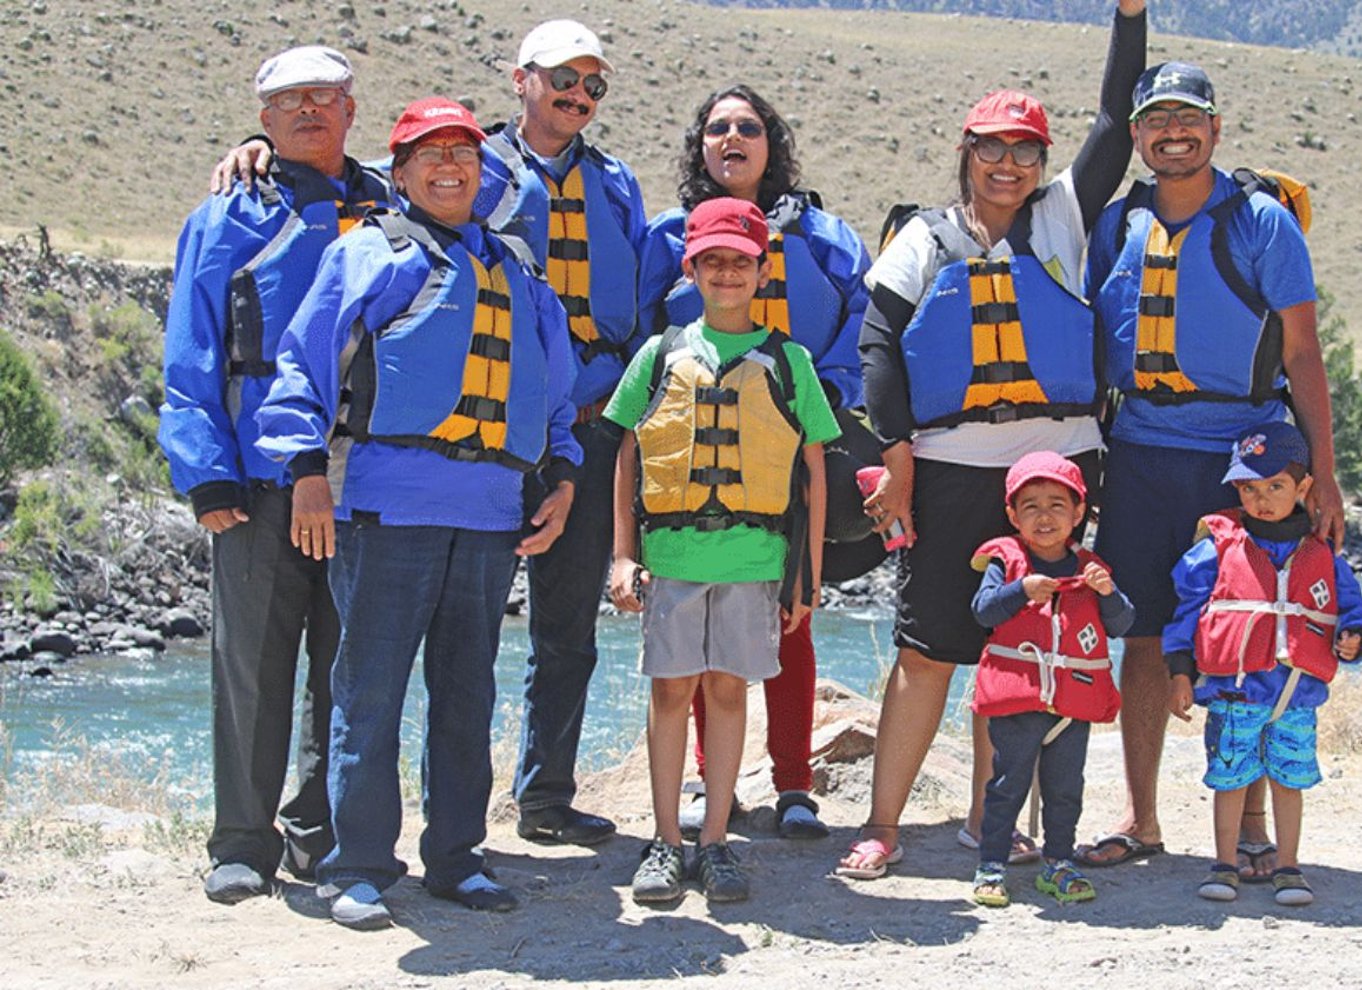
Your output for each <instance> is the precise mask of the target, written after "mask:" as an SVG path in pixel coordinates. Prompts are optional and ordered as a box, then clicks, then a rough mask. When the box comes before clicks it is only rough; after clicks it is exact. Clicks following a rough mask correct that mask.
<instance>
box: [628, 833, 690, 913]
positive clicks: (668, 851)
mask: <svg viewBox="0 0 1362 990" xmlns="http://www.w3.org/2000/svg"><path fill="white" fill-rule="evenodd" d="M685 874H686V857H685V854H684V853H682V851H681V847H680V846H673V845H668V844H667V843H666V842H665V841H663V840H662V839H654V840H653V841H652V842H650V843H648V847H647V848H646V849H644V850H643V862H641V863H639V864H638V869H637V870H635V871H634V886H633V891H634V900H636V901H638V902H639V903H640V904H648V903H655V902H663V901H674V900H676V899H677V898H678V897H680V896H681V880H682V878H683V877H684V876H685Z"/></svg>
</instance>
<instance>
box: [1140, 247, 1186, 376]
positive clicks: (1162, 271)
mask: <svg viewBox="0 0 1362 990" xmlns="http://www.w3.org/2000/svg"><path fill="white" fill-rule="evenodd" d="M1190 229H1191V228H1190V227H1187V228H1184V229H1182V230H1180V231H1178V234H1177V236H1176V237H1174V238H1172V240H1169V238H1168V231H1167V229H1166V228H1165V227H1164V226H1163V224H1161V223H1160V222H1159V221H1158V220H1155V221H1153V223H1152V225H1151V226H1150V228H1149V237H1148V238H1147V239H1146V240H1145V246H1144V258H1145V263H1144V278H1143V281H1142V282H1141V285H1140V303H1141V307H1140V319H1139V324H1138V326H1137V328H1136V331H1135V362H1136V364H1135V387H1136V388H1137V389H1139V390H1140V391H1155V390H1168V391H1172V392H1195V391H1196V390H1197V387H1196V383H1195V382H1193V381H1192V380H1191V379H1190V378H1188V377H1187V376H1186V375H1184V374H1183V373H1182V371H1181V369H1180V368H1179V367H1178V359H1177V314H1176V313H1175V312H1174V311H1173V306H1174V301H1175V300H1176V299H1177V294H1178V269H1177V258H1178V252H1179V251H1180V250H1181V249H1182V244H1183V241H1184V240H1185V239H1186V237H1187V232H1188V231H1189V230H1190ZM1146 300H1151V301H1162V302H1163V305H1166V306H1167V309H1168V312H1167V314H1166V315H1156V314H1152V313H1146V312H1145V311H1144V310H1145V307H1146V305H1148V303H1146ZM1150 358H1153V359H1156V360H1157V361H1159V362H1160V363H1161V364H1162V366H1163V368H1162V370H1157V371H1152V370H1144V371H1142V370H1140V364H1141V362H1142V360H1149V359H1150Z"/></svg>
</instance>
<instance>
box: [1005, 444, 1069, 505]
mask: <svg viewBox="0 0 1362 990" xmlns="http://www.w3.org/2000/svg"><path fill="white" fill-rule="evenodd" d="M1031 481H1057V482H1059V484H1061V485H1063V486H1064V487H1065V488H1067V489H1069V490H1070V491H1072V492H1073V493H1074V494H1076V495H1077V496H1078V497H1079V498H1080V499H1086V498H1087V497H1088V486H1087V485H1085V484H1084V483H1083V472H1082V471H1080V470H1079V468H1078V465H1077V464H1075V463H1074V462H1073V461H1071V460H1069V459H1068V458H1067V457H1061V456H1060V455H1059V454H1056V453H1055V452H1054V451H1053V450H1039V451H1036V452H1035V453H1034V454H1027V455H1026V456H1025V457H1023V458H1022V459H1021V460H1019V461H1017V463H1016V464H1013V465H1012V466H1011V467H1010V468H1008V469H1007V480H1006V482H1005V483H1004V484H1005V486H1006V493H1007V502H1008V504H1009V505H1011V504H1012V497H1013V496H1014V495H1016V494H1017V492H1018V491H1020V490H1021V488H1022V486H1023V485H1025V484H1027V483H1028V482H1031Z"/></svg>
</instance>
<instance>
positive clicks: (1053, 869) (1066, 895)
mask: <svg viewBox="0 0 1362 990" xmlns="http://www.w3.org/2000/svg"><path fill="white" fill-rule="evenodd" d="M1036 889H1037V890H1039V891H1040V892H1041V893H1042V894H1049V895H1050V896H1051V897H1053V898H1054V899H1055V900H1057V901H1059V903H1061V904H1074V903H1077V902H1078V901H1090V900H1092V899H1093V898H1094V897H1096V896H1097V891H1096V889H1094V887H1093V885H1092V881H1091V880H1089V879H1088V878H1087V877H1085V876H1084V875H1083V874H1082V872H1081V871H1080V870H1079V869H1078V867H1076V866H1074V864H1073V862H1072V861H1070V860H1067V859H1047V860H1046V861H1045V866H1043V867H1042V868H1041V871H1040V873H1039V874H1038V875H1037V876H1036Z"/></svg>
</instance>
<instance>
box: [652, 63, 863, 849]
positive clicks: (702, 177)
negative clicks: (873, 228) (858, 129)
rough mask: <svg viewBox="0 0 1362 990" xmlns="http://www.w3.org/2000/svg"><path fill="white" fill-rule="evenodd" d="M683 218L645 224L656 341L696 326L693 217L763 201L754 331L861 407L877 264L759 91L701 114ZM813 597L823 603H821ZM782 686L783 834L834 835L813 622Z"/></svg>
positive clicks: (686, 164) (835, 394) (720, 96)
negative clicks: (808, 182)
mask: <svg viewBox="0 0 1362 990" xmlns="http://www.w3.org/2000/svg"><path fill="white" fill-rule="evenodd" d="M679 165H680V182H679V184H678V187H677V194H678V198H679V199H680V200H681V206H680V207H679V208H675V209H671V210H668V211H666V212H665V213H662V214H660V215H659V216H657V217H655V218H654V219H653V221H652V222H651V223H650V224H649V225H648V233H647V236H646V238H645V241H644V246H643V253H642V258H641V261H640V266H639V321H640V323H641V324H642V325H643V326H644V327H645V328H647V329H649V330H650V331H652V332H653V333H661V332H662V331H663V330H665V329H666V328H667V327H668V326H671V325H676V326H684V325H685V324H688V323H690V322H692V321H693V320H695V319H697V318H699V317H700V315H701V313H702V310H703V305H702V302H701V299H700V295H699V293H698V292H697V291H696V288H695V285H694V284H693V283H692V282H690V281H689V280H688V279H687V278H686V277H685V276H684V275H683V274H682V271H681V258H682V255H683V253H684V247H685V229H686V216H687V214H688V213H689V212H690V211H691V210H692V209H694V208H695V207H696V206H698V205H699V204H700V203H703V202H705V201H707V200H711V199H715V198H717V197H721V196H731V197H734V198H736V199H742V200H747V201H748V202H751V203H755V204H756V205H757V206H758V207H760V208H761V210H762V212H763V213H765V214H766V219H767V224H768V226H769V228H770V246H769V249H768V254H769V257H770V260H771V269H772V271H771V278H770V281H769V282H768V283H767V285H766V286H765V287H764V288H763V289H761V290H760V291H759V292H758V293H757V298H756V299H755V300H753V303H752V319H753V321H754V322H756V323H758V324H760V325H762V326H766V327H769V328H771V329H773V330H778V331H780V332H782V333H785V334H788V335H789V336H790V337H791V338H792V339H793V340H794V341H795V342H796V343H798V344H802V345H803V346H804V347H806V348H808V350H809V352H810V353H811V354H812V355H813V359H814V367H815V370H816V371H817V372H818V377H819V380H820V382H821V383H822V385H823V388H824V390H825V391H826V392H827V395H828V398H829V400H830V401H831V403H832V407H833V408H834V409H836V410H844V409H849V408H851V407H854V406H859V405H860V404H861V372H860V366H859V360H858V358H857V353H856V339H857V334H858V332H859V329H860V325H861V316H862V314H863V313H864V311H865V307H866V302H867V295H866V289H865V285H864V282H863V281H862V279H863V277H864V275H865V273H866V271H867V270H868V269H869V267H870V256H869V254H868V252H867V251H866V248H865V245H864V244H863V243H862V241H861V239H860V237H858V236H857V235H856V233H855V232H854V231H853V230H852V229H851V228H850V227H849V226H848V225H847V224H846V223H845V222H843V221H842V220H839V219H838V218H837V217H835V216H832V215H831V214H829V213H826V212H824V211H823V209H822V203H821V201H820V199H819V197H818V194H817V193H815V192H813V191H811V190H806V189H801V188H799V187H798V183H799V162H798V160H797V159H796V157H795V140H794V134H793V132H792V131H791V130H790V125H789V124H788V123H786V121H785V120H784V119H783V118H782V117H781V116H780V114H778V113H776V111H775V109H774V108H773V107H772V106H771V105H770V104H769V103H767V102H766V100H764V99H762V98H761V96H759V95H758V94H757V93H756V92H755V91H754V90H753V89H752V88H751V87H749V86H745V85H741V84H740V85H736V86H729V87H726V88H724V89H721V90H718V91H716V92H714V93H712V94H710V96H709V97H708V98H707V99H706V100H705V101H704V102H703V103H702V104H700V107H699V109H698V110H697V111H696V114H695V118H694V120H692V121H691V123H690V126H688V127H687V128H686V135H685V145H684V148H683V150H682V153H681V157H680V161H679ZM816 593H817V592H816V590H815V594H816ZM780 667H781V672H780V674H779V675H778V676H776V677H774V678H772V679H770V680H767V681H766V682H765V684H764V687H765V690H766V712H767V738H766V744H767V749H768V750H769V751H770V754H771V763H772V776H773V778H774V783H775V788H776V790H777V791H778V792H779V793H780V799H779V801H778V803H777V812H778V814H779V815H780V833H781V835H783V836H786V837H789V838H822V837H823V836H825V835H827V834H828V830H827V828H826V827H825V826H824V825H823V823H822V822H820V821H819V820H818V817H817V812H818V806H817V805H816V804H815V803H814V801H813V799H812V798H810V797H809V788H810V787H811V786H812V784H813V773H812V771H811V769H810V767H809V748H810V737H811V735H812V724H813V687H814V671H815V661H814V651H813V639H812V636H811V633H810V629H809V619H807V618H806V619H805V620H804V621H803V622H802V623H800V624H799V626H797V627H796V628H795V629H793V630H792V631H789V632H785V633H783V634H782V637H781V642H780ZM694 706H695V718H696V730H697V739H698V740H701V741H697V744H696V763H697V764H698V766H699V770H700V774H701V776H702V777H703V776H704V752H703V742H702V740H703V738H704V702H703V699H702V698H701V696H700V694H699V693H697V694H696V696H695V702H694ZM703 820H704V798H703V795H701V796H700V797H699V798H697V800H696V801H694V802H693V803H692V804H691V805H689V806H688V807H687V808H686V809H684V811H683V812H682V826H683V828H684V830H685V831H687V832H688V833H690V834H694V833H695V832H696V831H698V829H699V826H700V825H701V823H702V822H703Z"/></svg>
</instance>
